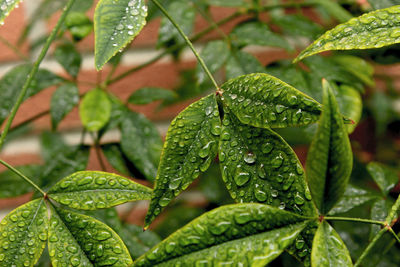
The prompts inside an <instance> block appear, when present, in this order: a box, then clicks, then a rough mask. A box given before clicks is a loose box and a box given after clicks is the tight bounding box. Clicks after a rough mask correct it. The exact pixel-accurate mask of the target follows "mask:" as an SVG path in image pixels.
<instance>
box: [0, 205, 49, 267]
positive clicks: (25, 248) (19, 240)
mask: <svg viewBox="0 0 400 267" xmlns="http://www.w3.org/2000/svg"><path fill="white" fill-rule="evenodd" d="M47 228H48V218H47V209H46V204H45V203H44V200H43V199H36V200H33V201H31V202H28V203H26V204H24V205H22V206H20V207H18V208H17V209H15V210H13V211H12V212H10V213H9V214H8V215H7V216H6V217H5V218H4V219H3V220H2V221H1V223H0V233H1V235H0V265H1V266H34V265H35V263H36V262H37V261H38V260H39V258H40V255H41V254H42V252H43V249H44V247H45V246H46V240H47Z"/></svg>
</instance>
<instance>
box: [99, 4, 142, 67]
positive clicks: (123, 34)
mask: <svg viewBox="0 0 400 267" xmlns="http://www.w3.org/2000/svg"><path fill="white" fill-rule="evenodd" d="M146 17H147V6H146V5H145V1H144V0H119V1H115V0H101V1H99V3H98V4H97V6H96V10H95V13H94V33H95V61H96V69H98V70H100V69H101V68H102V67H103V66H104V64H106V63H107V61H108V60H110V58H112V57H113V56H114V55H115V54H116V53H118V51H119V50H121V49H123V48H124V47H125V46H126V45H127V44H128V43H130V42H131V41H132V40H133V38H134V37H135V36H136V35H138V34H139V32H140V31H141V30H142V28H143V26H144V25H145V24H146Z"/></svg>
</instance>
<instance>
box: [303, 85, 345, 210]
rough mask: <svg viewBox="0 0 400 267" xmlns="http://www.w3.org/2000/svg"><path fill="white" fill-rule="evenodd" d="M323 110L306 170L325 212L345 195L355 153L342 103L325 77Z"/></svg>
mask: <svg viewBox="0 0 400 267" xmlns="http://www.w3.org/2000/svg"><path fill="white" fill-rule="evenodd" d="M323 88H324V97H323V104H324V107H323V109H322V110H323V111H322V115H321V119H320V122H319V126H318V130H317V133H316V135H315V137H314V140H313V142H312V143H311V146H310V150H309V152H308V156H307V162H306V173H307V179H308V185H309V187H310V190H311V195H312V196H313V199H314V202H315V204H316V206H317V208H318V210H319V211H320V212H321V213H322V214H326V213H327V212H328V211H329V210H330V209H331V208H332V207H333V206H334V205H335V204H336V202H338V201H339V200H340V198H341V197H342V196H343V194H344V192H345V189H346V186H347V183H348V180H349V178H350V174H351V170H352V165H353V154H352V151H351V146H350V141H349V137H348V135H347V130H346V127H345V125H344V123H343V119H342V116H341V115H340V111H339V106H338V104H337V102H336V99H335V97H334V95H333V93H332V89H331V87H330V85H329V83H328V82H327V81H326V80H324V81H323Z"/></svg>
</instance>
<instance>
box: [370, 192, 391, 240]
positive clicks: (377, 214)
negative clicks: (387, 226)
mask: <svg viewBox="0 0 400 267" xmlns="http://www.w3.org/2000/svg"><path fill="white" fill-rule="evenodd" d="M392 205H393V201H388V200H387V199H379V200H377V201H375V202H374V203H373V204H372V207H371V220H375V221H385V219H386V217H387V216H388V215H389V210H390V208H391V207H392ZM380 230H381V226H380V225H376V224H371V232H370V233H369V240H372V239H373V238H374V237H375V236H376V234H378V232H379V231H380Z"/></svg>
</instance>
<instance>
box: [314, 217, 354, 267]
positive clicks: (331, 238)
mask: <svg viewBox="0 0 400 267" xmlns="http://www.w3.org/2000/svg"><path fill="white" fill-rule="evenodd" d="M311 266H313V267H314V266H315V267H324V266H328V267H329V266H343V267H346V266H353V263H352V261H351V257H350V253H349V251H348V250H347V248H346V245H345V244H344V243H343V241H342V239H341V238H340V236H339V235H338V233H336V231H335V229H333V228H332V226H330V225H329V223H327V222H326V221H323V222H321V224H320V225H319V227H318V230H317V232H316V233H315V237H314V241H313V248H312V252H311Z"/></svg>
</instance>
